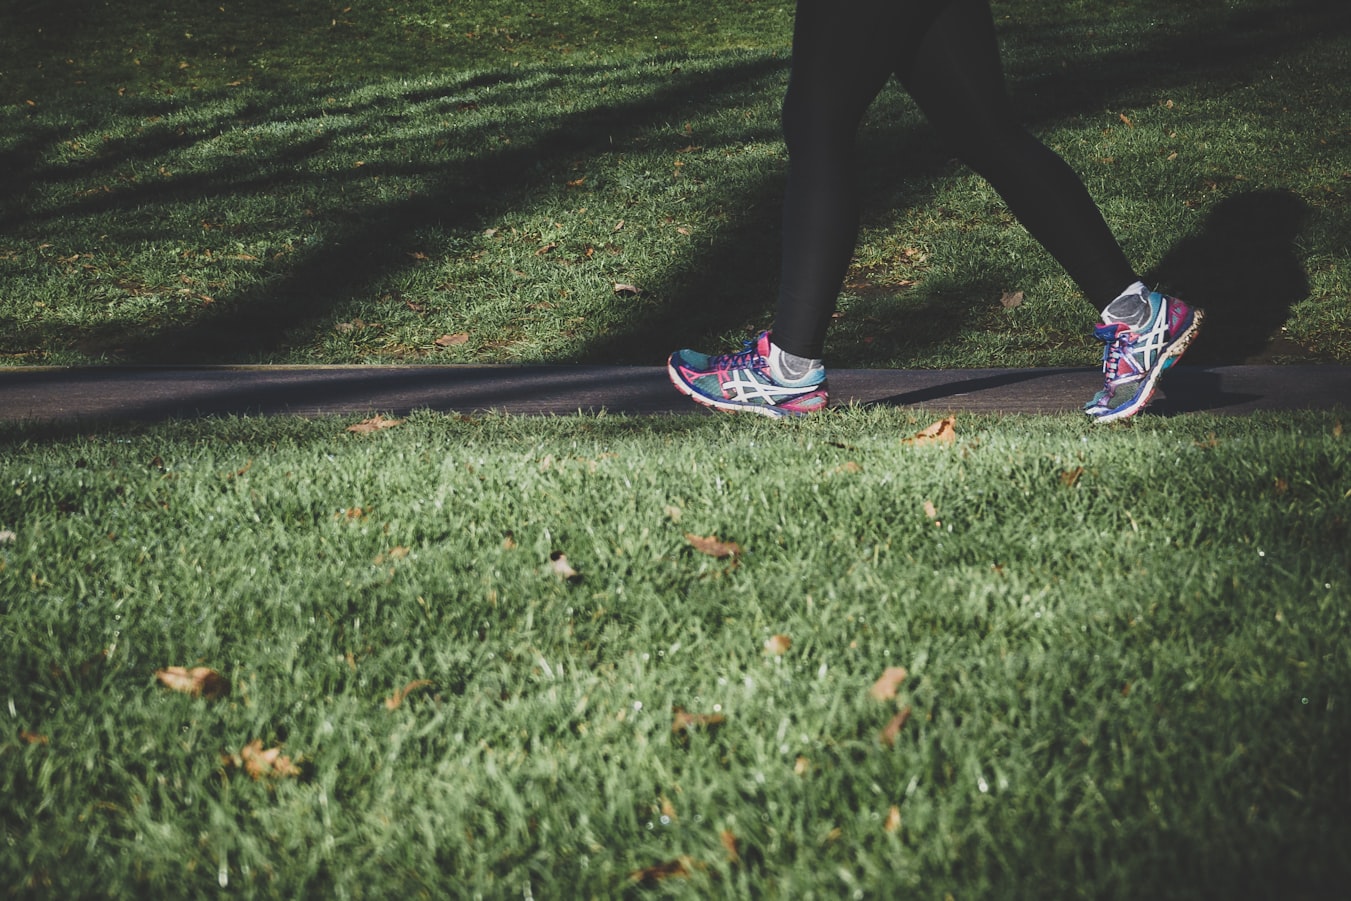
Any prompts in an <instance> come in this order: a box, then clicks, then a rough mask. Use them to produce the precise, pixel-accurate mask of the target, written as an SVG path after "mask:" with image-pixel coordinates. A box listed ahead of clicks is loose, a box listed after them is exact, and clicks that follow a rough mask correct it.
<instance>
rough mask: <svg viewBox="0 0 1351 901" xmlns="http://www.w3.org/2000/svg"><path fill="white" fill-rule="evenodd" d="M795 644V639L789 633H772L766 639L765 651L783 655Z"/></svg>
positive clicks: (777, 655) (774, 654)
mask: <svg viewBox="0 0 1351 901" xmlns="http://www.w3.org/2000/svg"><path fill="white" fill-rule="evenodd" d="M792 646H793V639H791V638H789V637H788V636H787V635H771V636H769V638H767V639H765V653H766V654H770V655H772V656H774V657H782V656H783V655H784V654H787V653H788V649H789V648H791V647H792Z"/></svg>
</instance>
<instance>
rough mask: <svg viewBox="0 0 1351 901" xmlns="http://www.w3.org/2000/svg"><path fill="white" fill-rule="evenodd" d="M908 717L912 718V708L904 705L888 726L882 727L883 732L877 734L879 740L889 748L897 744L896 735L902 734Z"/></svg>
mask: <svg viewBox="0 0 1351 901" xmlns="http://www.w3.org/2000/svg"><path fill="white" fill-rule="evenodd" d="M908 719H910V708H909V707H908V706H906V707H902V708H901V709H900V711H899V712H898V713H897V714H896V715H895V716H893V717H892V718H891V722H889V723H887V724H886V726H884V727H883V728H882V731H881V733H879V734H878V736H877V738H878V740H879V741H881V742H882V744H884V745H886V746H887V747H888V748H890V747H891V746H892V745H894V744H896V736H898V735H900V734H901V730H902V729H904V728H905V722H906V720H908Z"/></svg>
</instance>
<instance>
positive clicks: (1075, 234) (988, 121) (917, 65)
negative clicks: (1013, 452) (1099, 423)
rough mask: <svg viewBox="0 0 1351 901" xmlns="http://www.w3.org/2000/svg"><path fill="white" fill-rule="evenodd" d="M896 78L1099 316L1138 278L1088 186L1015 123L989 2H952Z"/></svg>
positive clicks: (902, 61) (900, 65) (899, 68)
mask: <svg viewBox="0 0 1351 901" xmlns="http://www.w3.org/2000/svg"><path fill="white" fill-rule="evenodd" d="M896 66H897V75H898V76H899V77H900V79H901V82H902V84H904V85H905V88H906V90H907V91H909V93H910V95H911V96H912V97H913V98H914V100H915V102H916V103H917V104H918V105H919V107H920V109H921V110H922V111H923V112H924V114H925V116H926V117H927V118H928V119H929V121H930V122H932V123H933V125H934V127H935V128H937V129H938V131H939V133H940V135H941V136H942V138H943V139H944V140H945V141H947V142H948V144H949V145H950V146H951V148H952V149H953V151H954V152H955V153H956V154H957V156H958V157H959V158H960V159H961V160H962V161H963V162H964V163H966V164H967V165H969V166H970V167H971V168H972V169H974V170H975V171H976V172H977V173H978V174H980V175H981V176H982V177H984V178H985V179H986V180H987V181H989V183H990V184H991V185H992V186H993V187H994V189H995V190H996V191H998V192H999V194H1000V196H1001V197H1003V199H1004V201H1005V202H1006V203H1007V204H1008V206H1009V209H1010V210H1011V211H1012V212H1013V214H1014V215H1015V216H1016V217H1017V218H1018V220H1019V221H1020V222H1021V223H1022V224H1023V226H1024V227H1025V228H1026V229H1027V230H1028V232H1030V233H1031V234H1032V236H1033V237H1034V238H1036V239H1037V241H1038V242H1040V243H1041V244H1042V246H1044V247H1045V248H1046V249H1047V250H1048V251H1049V252H1050V253H1051V255H1052V256H1053V257H1055V259H1056V260H1057V261H1058V262H1059V263H1060V264H1061V266H1062V267H1063V268H1064V269H1065V271H1066V272H1067V273H1068V274H1069V275H1070V277H1071V278H1072V279H1074V281H1075V282H1076V283H1077V284H1078V285H1079V288H1080V289H1081V290H1082V291H1083V292H1084V294H1085V296H1087V298H1088V300H1089V301H1090V302H1091V303H1093V304H1094V305H1095V307H1096V309H1099V310H1101V309H1103V308H1105V307H1106V306H1107V305H1108V304H1110V303H1112V301H1113V300H1115V299H1116V298H1117V297H1118V296H1119V295H1120V294H1122V292H1123V291H1125V290H1126V289H1127V288H1128V287H1129V286H1131V285H1132V284H1133V283H1135V282H1136V281H1138V278H1137V276H1136V274H1135V270H1134V269H1133V268H1132V267H1131V265H1130V263H1129V262H1128V261H1127V260H1126V257H1125V254H1123V253H1122V251H1121V247H1120V245H1119V244H1118V243H1117V241H1116V238H1115V237H1113V235H1112V233H1111V231H1110V230H1109V229H1108V227H1107V224H1106V223H1105V222H1104V221H1103V218H1102V214H1101V213H1100V212H1099V211H1098V207H1097V205H1096V204H1095V203H1094V202H1093V200H1092V198H1091V197H1090V196H1089V194H1088V191H1087V190H1086V189H1085V188H1084V185H1083V182H1082V181H1081V180H1080V179H1079V176H1078V175H1076V174H1075V172H1074V170H1072V169H1071V168H1070V167H1069V166H1068V165H1067V164H1066V163H1065V162H1064V160H1062V159H1061V158H1060V157H1059V156H1058V155H1057V154H1055V153H1054V152H1053V151H1051V150H1050V149H1048V148H1047V147H1046V146H1045V145H1043V144H1042V143H1041V142H1040V141H1039V140H1037V139H1036V138H1035V137H1033V136H1032V135H1031V134H1030V133H1029V132H1028V131H1027V130H1026V129H1025V128H1023V127H1022V125H1021V124H1020V123H1019V121H1018V119H1017V118H1016V117H1015V114H1014V111H1013V108H1012V103H1011V102H1010V100H1009V96H1008V92H1007V90H1006V88H1005V85H1004V73H1003V67H1002V64H1001V62H1000V58H999V48H998V45H997V43H996V40H995V30H994V20H993V17H992V16H991V14H990V6H989V2H988V0H952V2H950V3H949V4H948V5H947V7H946V8H945V9H944V10H943V11H942V13H940V14H939V16H938V17H937V19H935V21H934V22H933V24H932V26H930V28H929V29H928V31H927V32H926V33H925V35H924V39H923V40H922V41H921V42H920V45H919V47H918V50H917V51H916V53H915V54H914V56H913V58H911V59H905V58H902V59H898V60H897V62H896Z"/></svg>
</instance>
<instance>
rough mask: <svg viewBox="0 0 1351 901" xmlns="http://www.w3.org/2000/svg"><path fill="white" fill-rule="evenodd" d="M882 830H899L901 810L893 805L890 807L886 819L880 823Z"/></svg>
mask: <svg viewBox="0 0 1351 901" xmlns="http://www.w3.org/2000/svg"><path fill="white" fill-rule="evenodd" d="M882 828H883V829H885V830H886V831H887V832H895V831H896V830H897V829H900V828H901V809H900V808H899V807H897V806H896V805H895V804H893V805H891V809H890V810H888V811H887V818H886V820H885V821H884V822H883V823H882Z"/></svg>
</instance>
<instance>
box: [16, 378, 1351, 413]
mask: <svg viewBox="0 0 1351 901" xmlns="http://www.w3.org/2000/svg"><path fill="white" fill-rule="evenodd" d="M1101 378H1102V376H1101V373H1100V372H1099V371H1098V370H1096V369H1091V368H1083V369H1080V368H1069V369H956V370H873V369H867V370H864V369H843V370H841V369H832V370H831V372H830V396H831V403H832V405H847V404H859V405H882V406H889V407H915V408H925V409H930V410H933V411H935V412H1008V413H1063V412H1069V411H1074V410H1078V409H1079V408H1080V406H1081V405H1082V404H1083V402H1084V401H1085V400H1087V399H1088V398H1089V397H1091V396H1092V395H1093V393H1094V392H1095V391H1096V390H1097V389H1098V387H1099V386H1100V384H1101ZM1349 405H1351V366H1341V365H1299V366H1253V365H1241V366H1214V367H1191V366H1179V367H1177V368H1176V369H1174V370H1171V371H1170V372H1169V373H1167V374H1166V375H1165V377H1164V379H1163V380H1162V382H1161V388H1160V391H1159V393H1158V394H1157V395H1156V397H1155V400H1154V402H1153V403H1152V404H1151V405H1150V407H1149V409H1148V411H1147V413H1146V414H1145V415H1153V416H1176V415H1180V414H1185V413H1191V412H1199V411H1206V412H1212V413H1218V414H1231V415H1243V414H1246V413H1251V412H1253V411H1255V410H1298V409H1338V408H1345V407H1347V406H1349ZM700 409H702V408H700V407H698V406H697V405H695V404H694V403H693V402H691V401H690V400H689V399H688V398H685V397H683V396H682V395H680V394H678V393H677V392H676V391H675V390H674V389H673V388H672V387H671V385H670V383H669V382H668V381H667V377H666V370H665V369H664V368H663V367H657V366H557V365H543V366H515V365H513V366H321V367H290V366H254V367H249V366H216V367H182V368H176V367H90V368H46V367H42V368H15V369H0V421H8V422H33V423H51V422H98V421H129V422H155V421H162V420H168V419H183V418H192V417H204V416H224V415H291V416H302V417H318V416H328V415H361V414H372V413H385V414H395V415H402V414H406V413H409V412H411V411H414V410H435V411H440V412H447V413H450V412H455V413H466V414H470V413H482V412H488V411H495V412H500V413H506V414H513V415H531V416H538V415H551V414H553V415H566V414H572V413H578V412H590V413H594V412H599V411H602V410H603V411H606V412H608V413H618V414H629V415H661V414H672V413H688V412H692V411H697V410H700ZM710 415H712V414H710Z"/></svg>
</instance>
